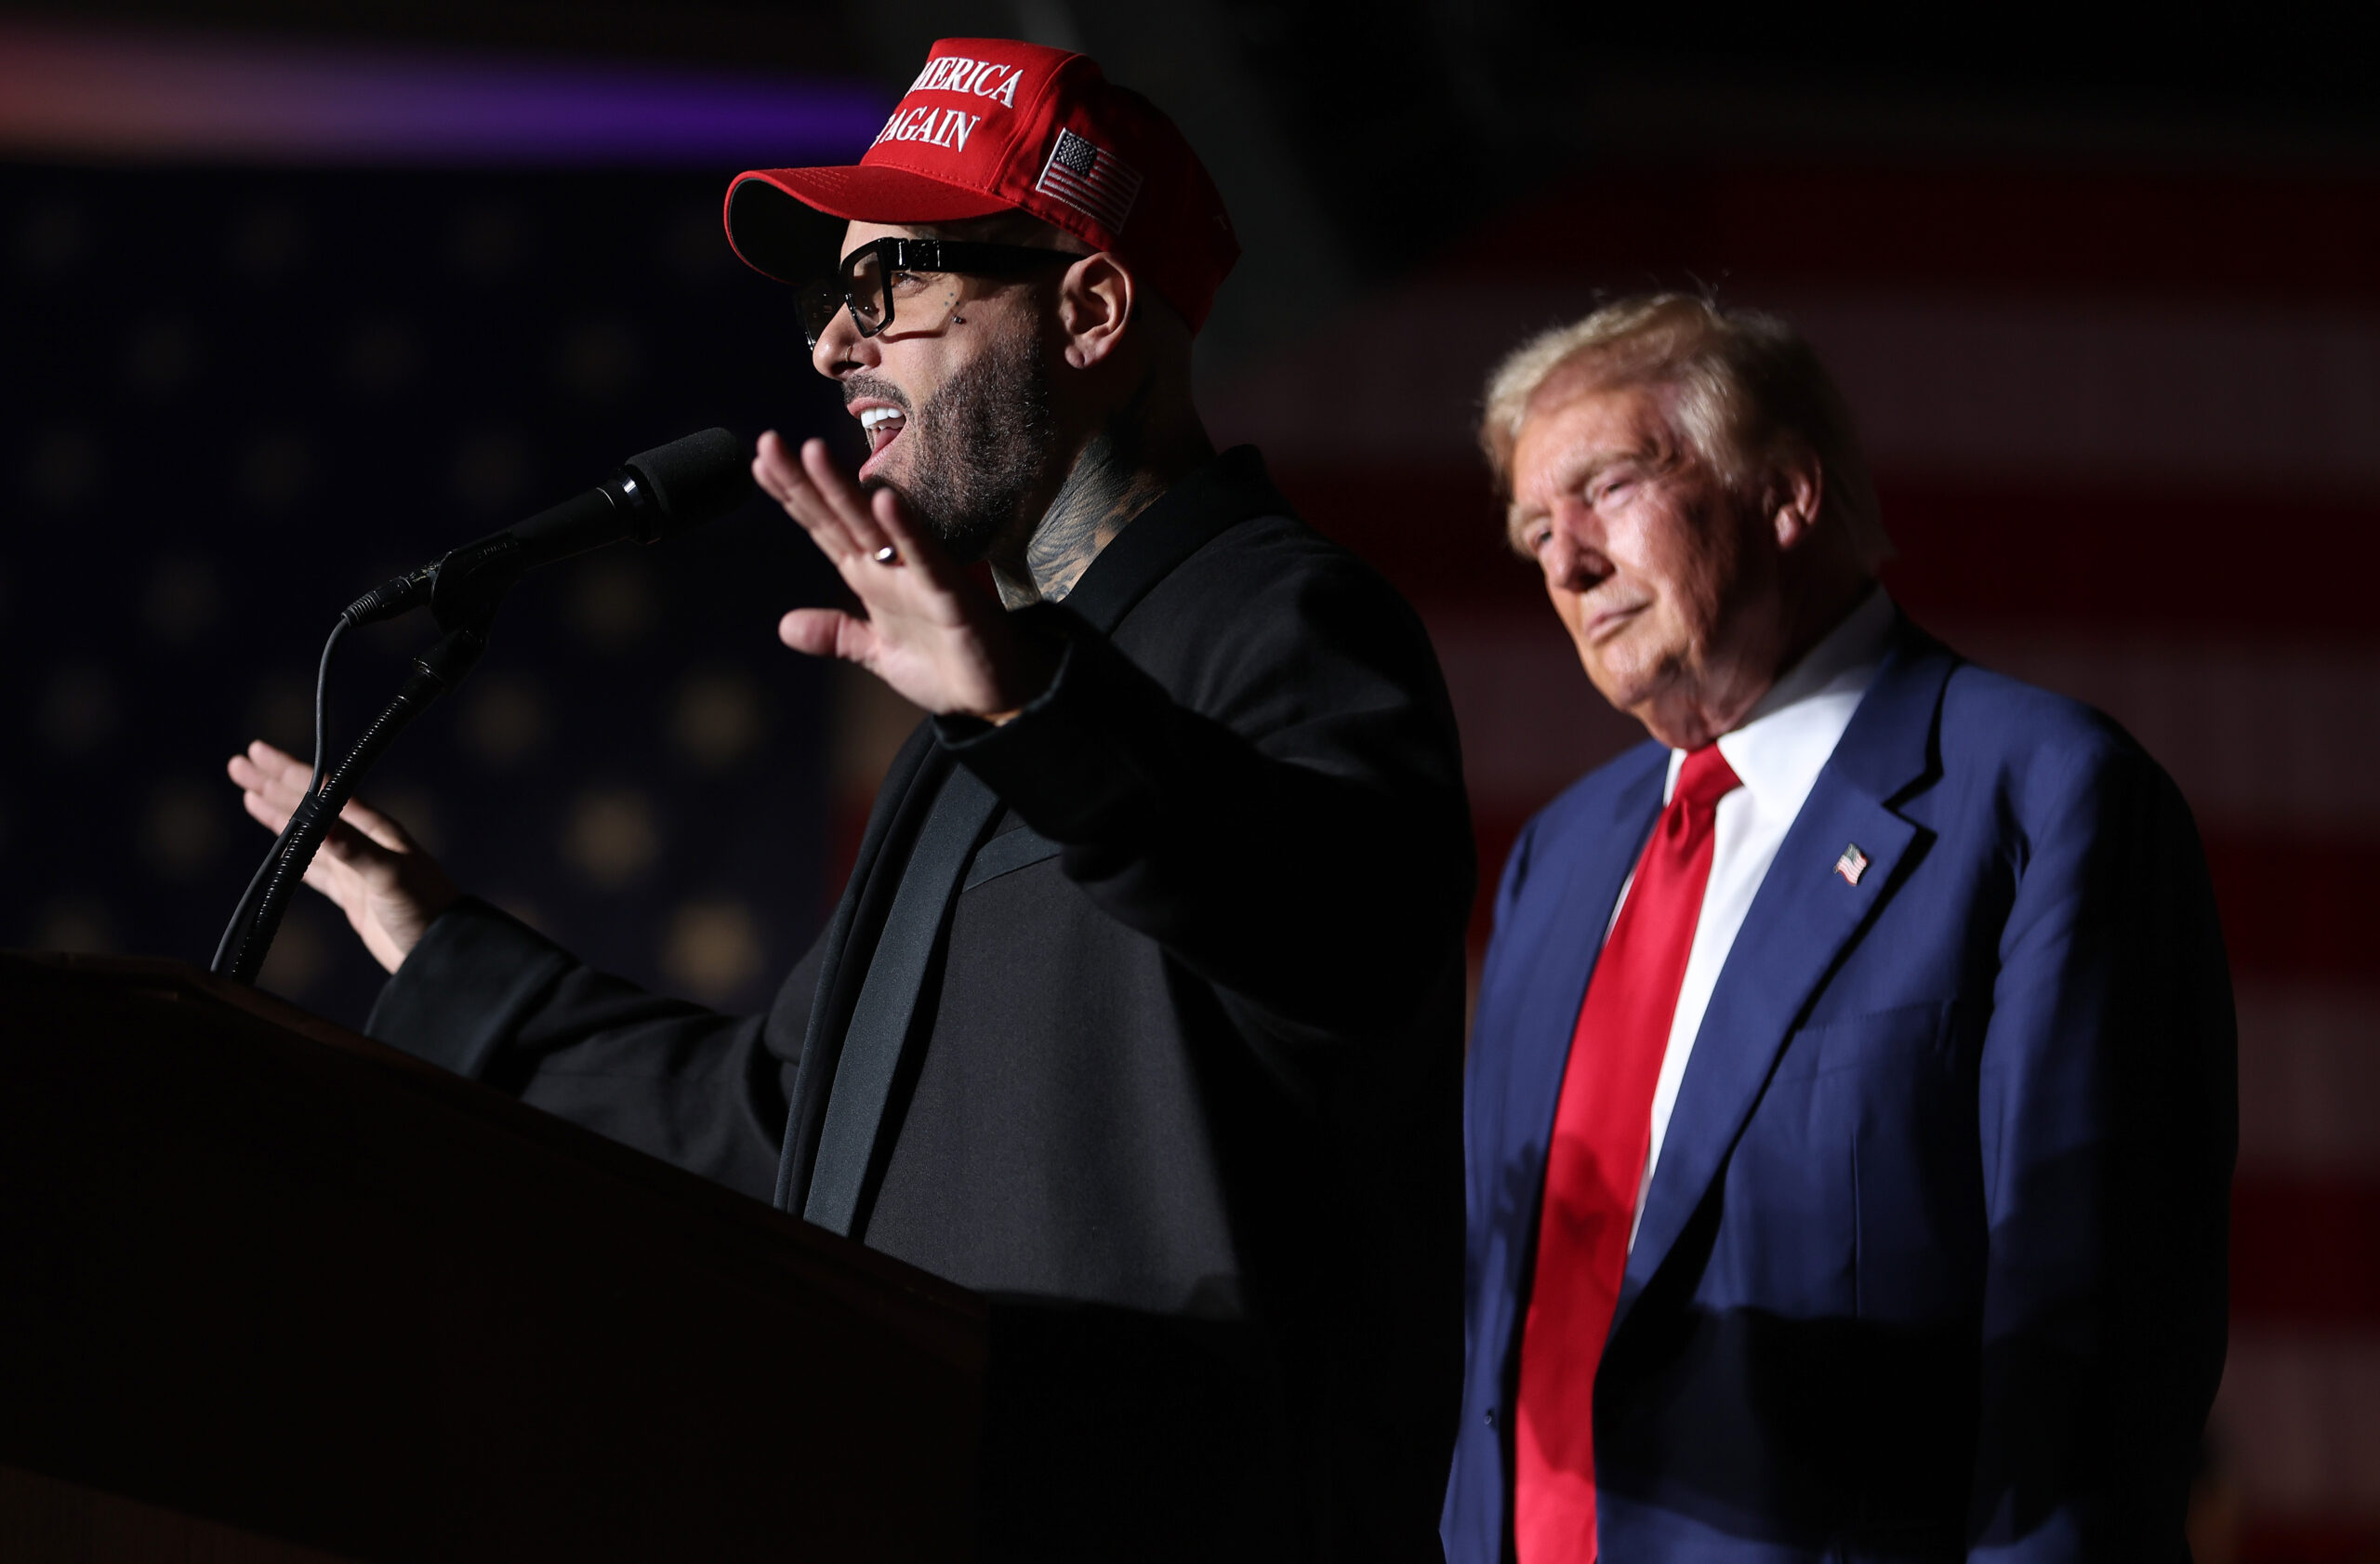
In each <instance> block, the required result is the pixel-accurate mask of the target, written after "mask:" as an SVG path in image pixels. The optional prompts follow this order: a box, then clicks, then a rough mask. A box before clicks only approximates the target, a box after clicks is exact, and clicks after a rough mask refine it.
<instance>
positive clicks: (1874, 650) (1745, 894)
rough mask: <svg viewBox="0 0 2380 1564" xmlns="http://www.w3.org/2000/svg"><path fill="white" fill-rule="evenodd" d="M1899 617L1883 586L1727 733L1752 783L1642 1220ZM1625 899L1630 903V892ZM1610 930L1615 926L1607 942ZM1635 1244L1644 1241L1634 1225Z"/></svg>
mask: <svg viewBox="0 0 2380 1564" xmlns="http://www.w3.org/2000/svg"><path fill="white" fill-rule="evenodd" d="M1895 615H1896V610H1895V608H1894V606H1893V601H1892V599H1891V598H1889V597H1887V596H1886V595H1885V594H1884V589H1883V588H1882V587H1878V588H1876V589H1875V590H1872V591H1871V592H1870V593H1869V594H1868V596H1867V598H1866V599H1865V600H1864V601H1863V602H1861V603H1860V604H1859V606H1858V607H1857V608H1854V609H1853V610H1852V611H1851V612H1850V614H1848V615H1847V616H1845V618H1844V621H1843V622H1842V623H1841V624H1839V625H1837V626H1835V627H1834V629H1833V630H1830V631H1828V632H1827V636H1826V639H1825V640H1823V641H1821V642H1819V643H1818V644H1817V645H1816V646H1814V647H1812V648H1810V651H1809V655H1808V656H1805V657H1804V658H1803V659H1802V660H1801V661H1800V662H1798V663H1796V664H1794V665H1793V667H1792V669H1789V670H1788V671H1787V672H1786V673H1785V675H1784V677H1782V678H1780V679H1779V680H1778V681H1777V683H1776V684H1775V685H1774V686H1773V687H1772V688H1771V689H1770V690H1769V692H1768V694H1766V695H1765V696H1762V697H1761V700H1760V704H1759V705H1757V706H1755V707H1753V708H1752V715H1751V716H1749V717H1747V718H1745V719H1744V721H1743V722H1742V723H1741V725H1739V726H1738V727H1737V728H1735V729H1734V730H1732V731H1731V732H1728V733H1724V734H1721V735H1720V736H1719V753H1720V755H1721V756H1723V757H1724V758H1725V759H1726V762H1727V765H1728V767H1729V768H1730V769H1731V770H1733V771H1734V772H1735V774H1736V775H1737V777H1738V778H1739V780H1740V781H1741V782H1742V783H1743V786H1742V787H1740V788H1738V789H1734V790H1733V791H1731V792H1729V793H1728V794H1726V796H1725V797H1724V798H1722V799H1720V801H1719V809H1718V820H1717V824H1716V826H1715V828H1714V831H1713V835H1714V837H1715V840H1714V841H1713V842H1712V850H1711V880H1710V882H1709V883H1708V884H1707V885H1705V886H1704V887H1703V891H1702V911H1701V915H1700V916H1699V918H1698V919H1697V920H1696V921H1695V925H1694V946H1693V949H1692V950H1691V951H1690V952H1689V953H1688V955H1687V956H1686V978H1685V980H1684V981H1683V982H1682V983H1681V984H1679V986H1678V992H1677V1014H1676V1015H1675V1016H1674V1017H1673V1019H1672V1020H1671V1022H1670V1040H1669V1045H1668V1047H1667V1048H1666V1049H1665V1050H1664V1051H1663V1053H1662V1054H1661V1074H1660V1079H1659V1080H1658V1081H1657V1082H1656V1083H1655V1084H1654V1087H1653V1138H1652V1142H1651V1144H1650V1145H1649V1146H1647V1148H1646V1153H1645V1176H1644V1178H1643V1180H1642V1181H1641V1182H1640V1183H1638V1185H1637V1186H1636V1218H1635V1220H1636V1221H1637V1222H1642V1221H1643V1220H1644V1218H1645V1192H1646V1190H1647V1189H1649V1188H1651V1187H1652V1184H1653V1170H1654V1169H1655V1168H1656V1167H1658V1166H1659V1163H1660V1160H1661V1142H1662V1140H1663V1138H1664V1137H1665V1136H1666V1135H1667V1134H1668V1133H1669V1127H1670V1112H1671V1110H1672V1109H1673V1108H1674V1107H1677V1092H1678V1084H1679V1083H1680V1082H1681V1081H1683V1080H1685V1079H1686V1060H1687V1059H1688V1058H1689V1057H1691V1056H1692V1054H1693V1053H1694V1039H1695V1034H1697V1033H1698V1032H1699V1031H1701V1029H1702V1013H1703V1012H1704V1011H1706V1010H1708V1009H1709V1008H1710V1007H1711V991H1712V989H1713V988H1714V987H1717V986H1718V983H1719V972H1720V969H1721V968H1723V967H1725V966H1726V964H1727V952H1728V951H1730V950H1732V949H1734V948H1735V944H1736V934H1737V931H1739V930H1740V929H1741V928H1742V927H1743V924H1744V915H1745V914H1746V913H1748V912H1750V911H1751V910H1752V897H1753V896H1754V895H1757V894H1758V893H1759V891H1760V882H1761V881H1762V879H1763V878H1764V877H1765V876H1766V874H1767V873H1768V865H1769V861H1770V860H1771V859H1773V858H1775V857H1776V856H1777V849H1778V847H1780V846H1782V845H1783V844H1784V842H1785V833H1786V831H1787V830H1789V829H1791V828H1792V824H1793V817H1794V816H1795V815H1799V814H1800V813H1801V812H1802V803H1803V801H1804V800H1805V799H1807V798H1808V797H1809V796H1810V789H1811V788H1813V787H1814V786H1816V785H1817V783H1818V773H1819V772H1820V771H1822V770H1824V769H1825V767H1826V762H1827V757H1829V756H1830V755H1832V754H1833V753H1834V747H1835V745H1836V743H1837V742H1839V741H1840V740H1841V739H1842V737H1843V732H1844V730H1845V728H1847V727H1849V726H1850V725H1851V714H1852V713H1853V712H1854V711H1857V710H1858V709H1859V702H1860V700H1861V699H1862V698H1863V697H1865V696H1866V695H1867V694H1868V686H1869V685H1870V684H1871V683H1874V682H1875V678H1876V672H1877V669H1880V668H1882V667H1883V666H1884V653H1885V650H1886V648H1887V647H1888V645H1889V644H1890V643H1891V640H1892V630H1893V621H1894V618H1895ZM1685 763H1686V751H1685V750H1683V749H1673V750H1672V751H1670V772H1669V779H1668V780H1667V781H1666V782H1665V783H1663V784H1662V787H1661V802H1663V803H1664V804H1666V803H1668V802H1669V799H1670V795H1671V794H1672V793H1673V792H1674V791H1675V790H1676V789H1677V774H1678V768H1679V767H1680V766H1682V765H1684V764H1685ZM1631 878H1632V882H1633V876H1632V877H1631ZM1627 898H1628V892H1627V890H1626V889H1625V888H1624V887H1623V888H1622V890H1621V891H1620V900H1621V902H1623V903H1624V902H1626V900H1627ZM1619 916H1620V913H1619V908H1616V907H1615V908H1613V910H1612V917H1613V919H1614V920H1615V921H1617V920H1618V918H1619ZM1610 932H1611V931H1610V929H1609V927H1608V926H1607V927H1606V929H1605V931H1604V933H1605V934H1606V935H1607V936H1608V935H1609V934H1610ZM1628 1238H1629V1242H1630V1243H1631V1244H1633V1243H1634V1242H1635V1239H1636V1233H1635V1227H1634V1226H1633V1224H1632V1226H1630V1229H1629V1234H1628Z"/></svg>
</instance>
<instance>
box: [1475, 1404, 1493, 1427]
mask: <svg viewBox="0 0 2380 1564" xmlns="http://www.w3.org/2000/svg"><path fill="white" fill-rule="evenodd" d="M1479 1417H1480V1421H1482V1422H1484V1423H1485V1424H1487V1425H1488V1427H1490V1428H1493V1427H1494V1426H1496V1409H1495V1408H1493V1407H1489V1408H1488V1410H1487V1411H1486V1412H1481V1413H1480V1414H1479Z"/></svg>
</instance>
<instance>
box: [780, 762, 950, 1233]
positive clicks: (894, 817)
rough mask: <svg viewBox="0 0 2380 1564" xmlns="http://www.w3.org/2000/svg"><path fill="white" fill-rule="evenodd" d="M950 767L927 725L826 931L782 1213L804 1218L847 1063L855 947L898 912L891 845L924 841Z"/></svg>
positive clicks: (863, 968)
mask: <svg viewBox="0 0 2380 1564" xmlns="http://www.w3.org/2000/svg"><path fill="white" fill-rule="evenodd" d="M948 767H949V762H947V761H946V760H944V759H943V758H942V756H941V755H940V753H939V752H938V750H937V749H936V748H935V745H934V742H933V724H932V722H919V724H918V725H917V728H916V730H915V731H914V732H912V733H911V734H910V735H909V736H908V738H907V740H906V742H905V743H903V744H902V746H901V749H900V750H899V752H898V753H896V754H895V755H894V756H893V763H892V765H891V766H890V767H888V768H886V771H885V774H884V785H883V786H882V787H880V788H879V789H877V792H876V803H875V806H874V807H873V808H871V809H870V810H869V811H868V815H867V828H866V830H865V831H863V832H862V833H861V835H860V842H859V853H858V855H857V856H856V857H855V858H854V859H853V863H852V874H851V878H850V879H849V880H847V881H844V882H843V894H842V895H841V897H840V899H839V900H838V901H837V902H836V904H835V915H834V917H833V918H832V919H831V920H829V921H828V922H827V924H826V949H825V951H824V952H823V953H822V954H821V959H820V961H819V964H818V986H817V988H816V990H815V992H814V993H813V996H812V999H811V1001H810V1019H809V1022H808V1025H807V1027H806V1029H805V1030H804V1032H803V1034H802V1042H801V1062H800V1064H799V1065H798V1066H796V1067H795V1068H794V1074H793V1091H792V1093H791V1100H790V1101H789V1102H788V1103H787V1114H786V1127H785V1143H784V1146H783V1147H782V1149H780V1151H779V1152H778V1154H777V1194H776V1203H777V1206H778V1207H779V1209H781V1210H785V1211H796V1212H798V1211H800V1210H801V1209H802V1206H803V1204H804V1202H805V1201H806V1200H807V1199H808V1197H809V1188H810V1174H811V1170H812V1168H813V1166H814V1164H815V1163H816V1160H817V1157H818V1138H819V1134H820V1133H821V1131H822V1130H823V1128H824V1126H825V1122H826V1098H827V1093H828V1088H829V1087H830V1086H831V1085H832V1083H833V1081H834V1079H835V1071H836V1068H837V1067H838V1066H839V1065H840V1063H841V1062H842V1049H843V1027H844V1025H845V1023H846V1022H847V1021H848V1020H849V1019H850V1017H851V1012H852V1006H853V1005H854V1004H856V1003H857V1002H858V1001H859V990H860V984H861V982H862V980H864V979H865V978H866V975H867V962H866V959H865V957H863V958H862V959H861V960H859V961H852V960H851V959H850V958H851V957H852V955H853V946H854V945H855V944H856V945H857V946H858V947H859V948H860V949H861V950H862V951H873V950H874V948H875V945H876V941H875V933H876V930H877V929H878V928H879V926H880V924H881V923H882V921H883V919H884V915H885V912H886V909H887V908H890V907H891V905H892V901H893V892H894V890H895V889H896V887H897V885H898V883H899V881H900V878H901V875H900V870H901V867H902V865H903V864H904V863H905V862H906V854H905V853H900V852H894V853H893V854H892V855H891V860H892V861H891V862H890V863H888V862H887V852H886V849H887V845H888V844H889V843H891V842H893V840H894V839H895V838H896V837H897V838H901V839H903V841H904V843H905V844H906V841H907V840H910V839H914V838H915V837H916V835H917V829H918V826H919V823H920V822H921V821H922V820H923V819H924V817H925V813H926V810H927V809H928V808H929V807H930V806H931V804H932V800H933V797H934V794H935V793H936V792H938V791H939V790H940V789H941V785H942V778H943V775H944V773H945V771H946V770H947V769H948ZM879 871H882V872H879Z"/></svg>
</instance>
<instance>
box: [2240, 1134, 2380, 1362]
mask: <svg viewBox="0 0 2380 1564" xmlns="http://www.w3.org/2000/svg"><path fill="white" fill-rule="evenodd" d="M2231 1314H2232V1319H2233V1321H2234V1323H2235V1324H2254V1325H2272V1324H2279V1323H2287V1324H2290V1325H2296V1326H2313V1327H2322V1326H2339V1325H2347V1326H2363V1325H2369V1324H2371V1323H2372V1322H2373V1321H2374V1320H2380V1186H2375V1185H2373V1184H2370V1183H2365V1182H2360V1181H2357V1180H2352V1179H2322V1178H2310V1179H2309V1178H2296V1177H2291V1178H2279V1177H2267V1176H2263V1175H2260V1174H2258V1173H2255V1172H2254V1170H2253V1169H2252V1170H2249V1171H2248V1172H2246V1173H2242V1174H2241V1177H2240V1180H2239V1183H2238V1184H2237V1186H2235V1187H2234V1188H2233V1189H2232V1192H2231Z"/></svg>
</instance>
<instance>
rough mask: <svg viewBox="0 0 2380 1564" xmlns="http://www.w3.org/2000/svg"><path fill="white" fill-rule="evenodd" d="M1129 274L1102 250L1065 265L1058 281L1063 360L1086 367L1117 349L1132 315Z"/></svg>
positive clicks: (1075, 365) (1079, 367)
mask: <svg viewBox="0 0 2380 1564" xmlns="http://www.w3.org/2000/svg"><path fill="white" fill-rule="evenodd" d="M1134 291H1135V289H1134V287H1133V284H1132V274H1131V272H1127V271H1125V270H1124V269H1123V268H1122V267H1121V266H1119V265H1117V263H1116V258H1115V257H1113V256H1111V255H1108V254H1106V253H1105V252H1104V251H1101V252H1099V253H1097V254H1093V255H1087V256H1085V257H1083V258H1081V259H1080V260H1078V261H1076V262H1075V263H1074V264H1073V265H1072V266H1069V267H1067V268H1066V274H1065V276H1064V278H1063V279H1061V280H1060V282H1059V284H1058V331H1059V335H1060V336H1061V337H1062V338H1064V343H1065V355H1066V362H1067V363H1068V364H1072V365H1073V366H1074V367H1075V368H1077V369H1088V368H1090V367H1091V365H1092V364H1098V363H1100V362H1101V361H1103V360H1104V359H1105V358H1106V357H1107V356H1108V355H1109V354H1111V353H1113V352H1115V351H1116V350H1117V347H1118V345H1120V344H1121V343H1122V341H1123V339H1124V327H1125V326H1126V325H1128V324H1130V322H1131V318H1132V305H1133V294H1134Z"/></svg>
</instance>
